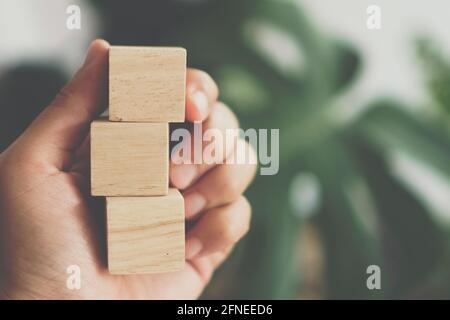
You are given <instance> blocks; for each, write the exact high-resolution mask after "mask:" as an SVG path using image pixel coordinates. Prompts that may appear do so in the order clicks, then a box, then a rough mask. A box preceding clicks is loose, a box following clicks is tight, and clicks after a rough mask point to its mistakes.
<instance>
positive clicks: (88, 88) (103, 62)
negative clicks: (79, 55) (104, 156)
mask: <svg viewBox="0 0 450 320" xmlns="http://www.w3.org/2000/svg"><path fill="white" fill-rule="evenodd" d="M108 50H109V44H108V43H107V42H105V41H103V40H96V41H94V42H93V43H92V44H91V46H90V48H89V51H88V54H87V57H86V59H85V62H84V64H83V66H82V67H81V69H80V70H79V71H78V72H77V73H76V75H75V76H74V78H73V79H72V80H71V81H70V82H69V83H68V84H67V85H66V86H65V87H64V88H63V89H62V90H61V92H60V93H59V94H58V96H57V97H56V98H55V99H54V100H53V102H52V103H51V105H50V106H49V107H47V108H46V109H45V110H44V111H43V112H42V113H41V114H40V115H39V116H38V118H36V120H35V121H34V122H33V123H32V125H31V126H30V127H29V128H28V129H27V130H26V131H25V133H24V134H23V136H22V137H21V139H22V141H23V142H25V143H26V144H31V145H39V146H41V147H42V148H44V147H45V146H50V147H52V148H55V147H56V148H57V149H59V150H61V151H66V152H67V151H70V152H72V151H73V150H75V149H76V148H77V147H78V145H79V144H80V143H81V141H82V139H83V138H84V137H85V134H86V132H87V130H88V128H89V123H90V122H91V121H92V120H93V119H94V118H96V117H97V116H98V115H99V114H100V113H101V112H102V107H104V105H102V100H103V98H104V93H105V92H106V88H105V86H106V83H107V81H106V80H107V65H108Z"/></svg>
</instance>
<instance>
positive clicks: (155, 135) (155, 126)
mask: <svg viewBox="0 0 450 320" xmlns="http://www.w3.org/2000/svg"><path fill="white" fill-rule="evenodd" d="M168 131H169V126H168V124H167V123H122V122H108V121H105V120H99V121H94V122H93V123H92V125H91V193H92V195H93V196H154V195H166V194H167V192H168V189H169V187H168V186H169V167H168V166H169V150H168V149H169V146H168V144H169V138H168V134H169V133H168Z"/></svg>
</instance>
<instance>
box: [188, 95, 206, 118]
mask: <svg viewBox="0 0 450 320" xmlns="http://www.w3.org/2000/svg"><path fill="white" fill-rule="evenodd" d="M191 98H192V101H193V102H194V104H195V105H196V107H197V109H198V111H199V113H200V115H201V117H202V119H201V120H204V119H205V118H206V116H207V115H208V105H209V101H208V97H207V96H206V93H204V92H203V91H195V92H194V93H192V96H191Z"/></svg>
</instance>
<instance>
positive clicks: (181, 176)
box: [172, 164, 197, 190]
mask: <svg viewBox="0 0 450 320" xmlns="http://www.w3.org/2000/svg"><path fill="white" fill-rule="evenodd" d="M172 170H173V172H172V177H173V178H172V183H173V184H174V186H175V187H177V188H178V189H181V190H183V189H186V188H187V187H188V186H189V185H190V184H191V183H192V181H194V179H195V177H196V175H197V170H196V169H195V166H194V165H190V164H186V165H179V166H175V168H173V169H172Z"/></svg>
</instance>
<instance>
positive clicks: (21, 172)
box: [0, 40, 256, 299]
mask: <svg viewBox="0 0 450 320" xmlns="http://www.w3.org/2000/svg"><path fill="white" fill-rule="evenodd" d="M108 48H109V44H108V43H106V42H105V41H103V40H96V41H94V42H93V43H92V45H91V47H90V49H89V52H88V54H87V57H86V60H85V63H84V65H83V66H82V67H81V69H80V70H79V71H78V72H77V73H76V75H75V76H74V78H73V79H72V80H71V81H70V83H68V84H67V85H66V86H65V87H64V88H63V89H62V90H61V92H60V93H59V94H58V96H57V97H56V98H55V99H54V101H53V102H52V103H51V104H50V106H48V107H47V108H46V109H45V110H44V111H43V112H42V113H41V114H40V115H39V116H38V117H37V118H36V119H35V121H34V122H33V123H32V124H31V125H30V126H29V128H28V129H27V130H26V131H25V132H24V133H23V134H22V135H21V136H20V137H19V138H18V139H17V140H16V141H15V142H14V143H13V144H12V145H11V146H10V147H9V148H8V149H7V150H5V151H4V152H3V153H2V154H0V298H3V299H194V298H197V297H198V296H199V295H200V294H201V292H202V291H203V289H204V287H205V286H206V284H207V283H208V282H209V281H210V279H211V276H212V275H213V272H214V270H215V269H216V268H217V267H218V266H219V265H220V264H221V263H222V262H223V261H224V260H225V259H226V258H227V256H228V255H229V253H230V252H231V250H232V248H233V247H234V245H235V244H236V242H237V241H239V240H240V239H241V238H242V237H243V236H244V235H245V234H246V232H247V231H248V228H249V222H250V216H251V208H250V206H249V204H248V202H247V200H246V199H245V198H244V197H243V196H242V193H243V192H244V190H245V189H246V188H247V186H248V185H249V183H250V182H251V180H252V179H253V177H254V174H255V171H256V168H255V166H254V165H251V164H245V165H225V164H222V165H221V164H219V165H205V164H202V165H174V164H172V163H171V164H170V181H171V185H173V186H174V187H177V188H179V189H181V190H183V195H184V197H185V206H186V221H189V222H190V223H189V225H192V226H190V228H189V229H188V231H187V235H186V259H187V260H186V267H185V269H184V270H183V271H180V272H177V273H170V274H156V275H135V276H111V275H109V273H108V271H107V266H106V252H105V232H104V228H105V226H104V224H105V221H104V219H105V214H104V201H103V200H102V199H101V198H92V197H90V195H89V137H88V130H89V124H90V122H91V121H92V120H93V119H95V118H97V117H98V116H99V114H101V113H102V112H103V111H104V109H105V104H106V103H105V99H104V93H105V92H106V91H107V88H106V82H107V61H108ZM186 92H187V96H186V101H187V102H186V119H187V121H191V122H193V121H201V122H203V128H204V130H205V129H207V128H218V129H219V130H225V129H226V128H237V127H238V122H237V120H236V117H235V116H234V115H233V113H232V112H231V111H230V109H229V108H228V107H227V106H225V105H224V104H222V103H220V102H218V95H219V93H218V89H217V86H216V84H215V83H214V81H213V80H212V79H211V77H210V76H208V75H207V74H206V73H204V72H202V71H199V70H192V69H190V70H188V73H187V90H186ZM244 143H245V142H243V141H238V142H237V143H236V145H237V144H244ZM236 145H234V146H233V148H231V149H230V150H226V152H224V157H228V156H231V155H233V152H234V150H235V147H236ZM252 155H253V157H254V153H252ZM70 265H77V266H79V267H80V268H81V289H80V290H69V289H68V288H67V286H66V281H67V278H68V274H67V272H66V270H67V268H68V267H69V266H70Z"/></svg>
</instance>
